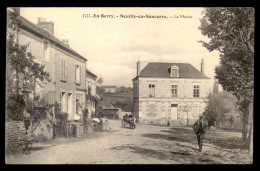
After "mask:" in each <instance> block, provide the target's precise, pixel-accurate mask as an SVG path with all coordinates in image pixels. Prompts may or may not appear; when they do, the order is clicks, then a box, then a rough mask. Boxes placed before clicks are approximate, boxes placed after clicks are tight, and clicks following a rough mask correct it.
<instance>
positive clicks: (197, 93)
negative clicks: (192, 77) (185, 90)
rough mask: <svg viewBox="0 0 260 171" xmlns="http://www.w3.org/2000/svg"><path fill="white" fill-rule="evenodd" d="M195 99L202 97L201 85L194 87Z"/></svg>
mask: <svg viewBox="0 0 260 171" xmlns="http://www.w3.org/2000/svg"><path fill="white" fill-rule="evenodd" d="M193 97H194V98H199V97H200V85H193Z"/></svg>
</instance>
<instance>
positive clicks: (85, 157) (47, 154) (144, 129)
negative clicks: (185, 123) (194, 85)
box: [6, 120, 251, 164]
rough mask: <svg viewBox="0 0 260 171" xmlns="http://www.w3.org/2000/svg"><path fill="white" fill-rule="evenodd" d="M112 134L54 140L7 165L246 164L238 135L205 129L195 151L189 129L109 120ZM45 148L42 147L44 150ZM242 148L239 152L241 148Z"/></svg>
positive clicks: (10, 157) (35, 146)
mask: <svg viewBox="0 0 260 171" xmlns="http://www.w3.org/2000/svg"><path fill="white" fill-rule="evenodd" d="M109 123H110V127H111V131H109V132H100V133H95V134H93V135H92V136H89V137H79V138H73V139H72V138H71V139H70V138H69V139H66V138H64V139H62V140H61V139H60V140H59V139H56V140H54V141H53V142H52V143H45V144H37V143H35V144H33V150H32V153H31V154H30V155H23V154H19V155H13V156H6V163H7V164H249V163H251V162H250V159H249V157H248V155H247V150H245V149H243V148H242V143H241V138H240V136H241V133H234V132H232V133H231V132H227V131H223V130H208V131H207V133H206V135H205V140H204V146H203V151H202V152H201V153H200V152H198V150H197V149H198V146H197V140H196V136H195V135H194V134H193V132H192V129H191V128H186V127H167V126H155V125H137V127H136V129H134V130H132V129H128V128H121V121H120V120H109ZM48 145H49V146H48ZM44 146H45V148H43V147H44ZM240 148H241V149H240Z"/></svg>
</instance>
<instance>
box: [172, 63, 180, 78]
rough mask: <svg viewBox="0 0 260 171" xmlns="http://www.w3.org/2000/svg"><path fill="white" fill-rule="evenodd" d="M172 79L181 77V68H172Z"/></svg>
mask: <svg viewBox="0 0 260 171" xmlns="http://www.w3.org/2000/svg"><path fill="white" fill-rule="evenodd" d="M170 76H171V77H179V67H177V66H176V65H173V66H171V74H170Z"/></svg>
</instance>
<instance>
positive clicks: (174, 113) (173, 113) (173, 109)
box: [171, 104, 178, 120]
mask: <svg viewBox="0 0 260 171" xmlns="http://www.w3.org/2000/svg"><path fill="white" fill-rule="evenodd" d="M177 109H178V105H177V104H171V119H173V120H177V119H178V118H177V113H178V110H177Z"/></svg>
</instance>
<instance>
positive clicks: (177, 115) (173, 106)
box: [133, 60, 209, 125]
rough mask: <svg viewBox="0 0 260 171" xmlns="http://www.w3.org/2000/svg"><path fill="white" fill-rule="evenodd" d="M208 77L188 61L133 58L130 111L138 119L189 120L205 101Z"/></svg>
mask: <svg viewBox="0 0 260 171" xmlns="http://www.w3.org/2000/svg"><path fill="white" fill-rule="evenodd" d="M208 82H209V78H208V77H207V76H206V75H204V63H203V60H202V63H201V71H199V70H197V69H196V68H195V67H193V66H192V65H191V64H188V63H160V62H148V63H147V62H137V76H136V77H135V78H134V79H133V91H134V92H133V105H134V112H133V115H134V116H135V117H136V118H137V121H138V122H140V123H153V124H161V125H166V123H167V122H168V121H169V122H170V123H171V125H186V124H192V123H193V122H194V121H195V120H196V119H198V116H199V115H200V114H202V113H203V111H204V108H205V107H206V105H207V95H208V93H209V87H208Z"/></svg>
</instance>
